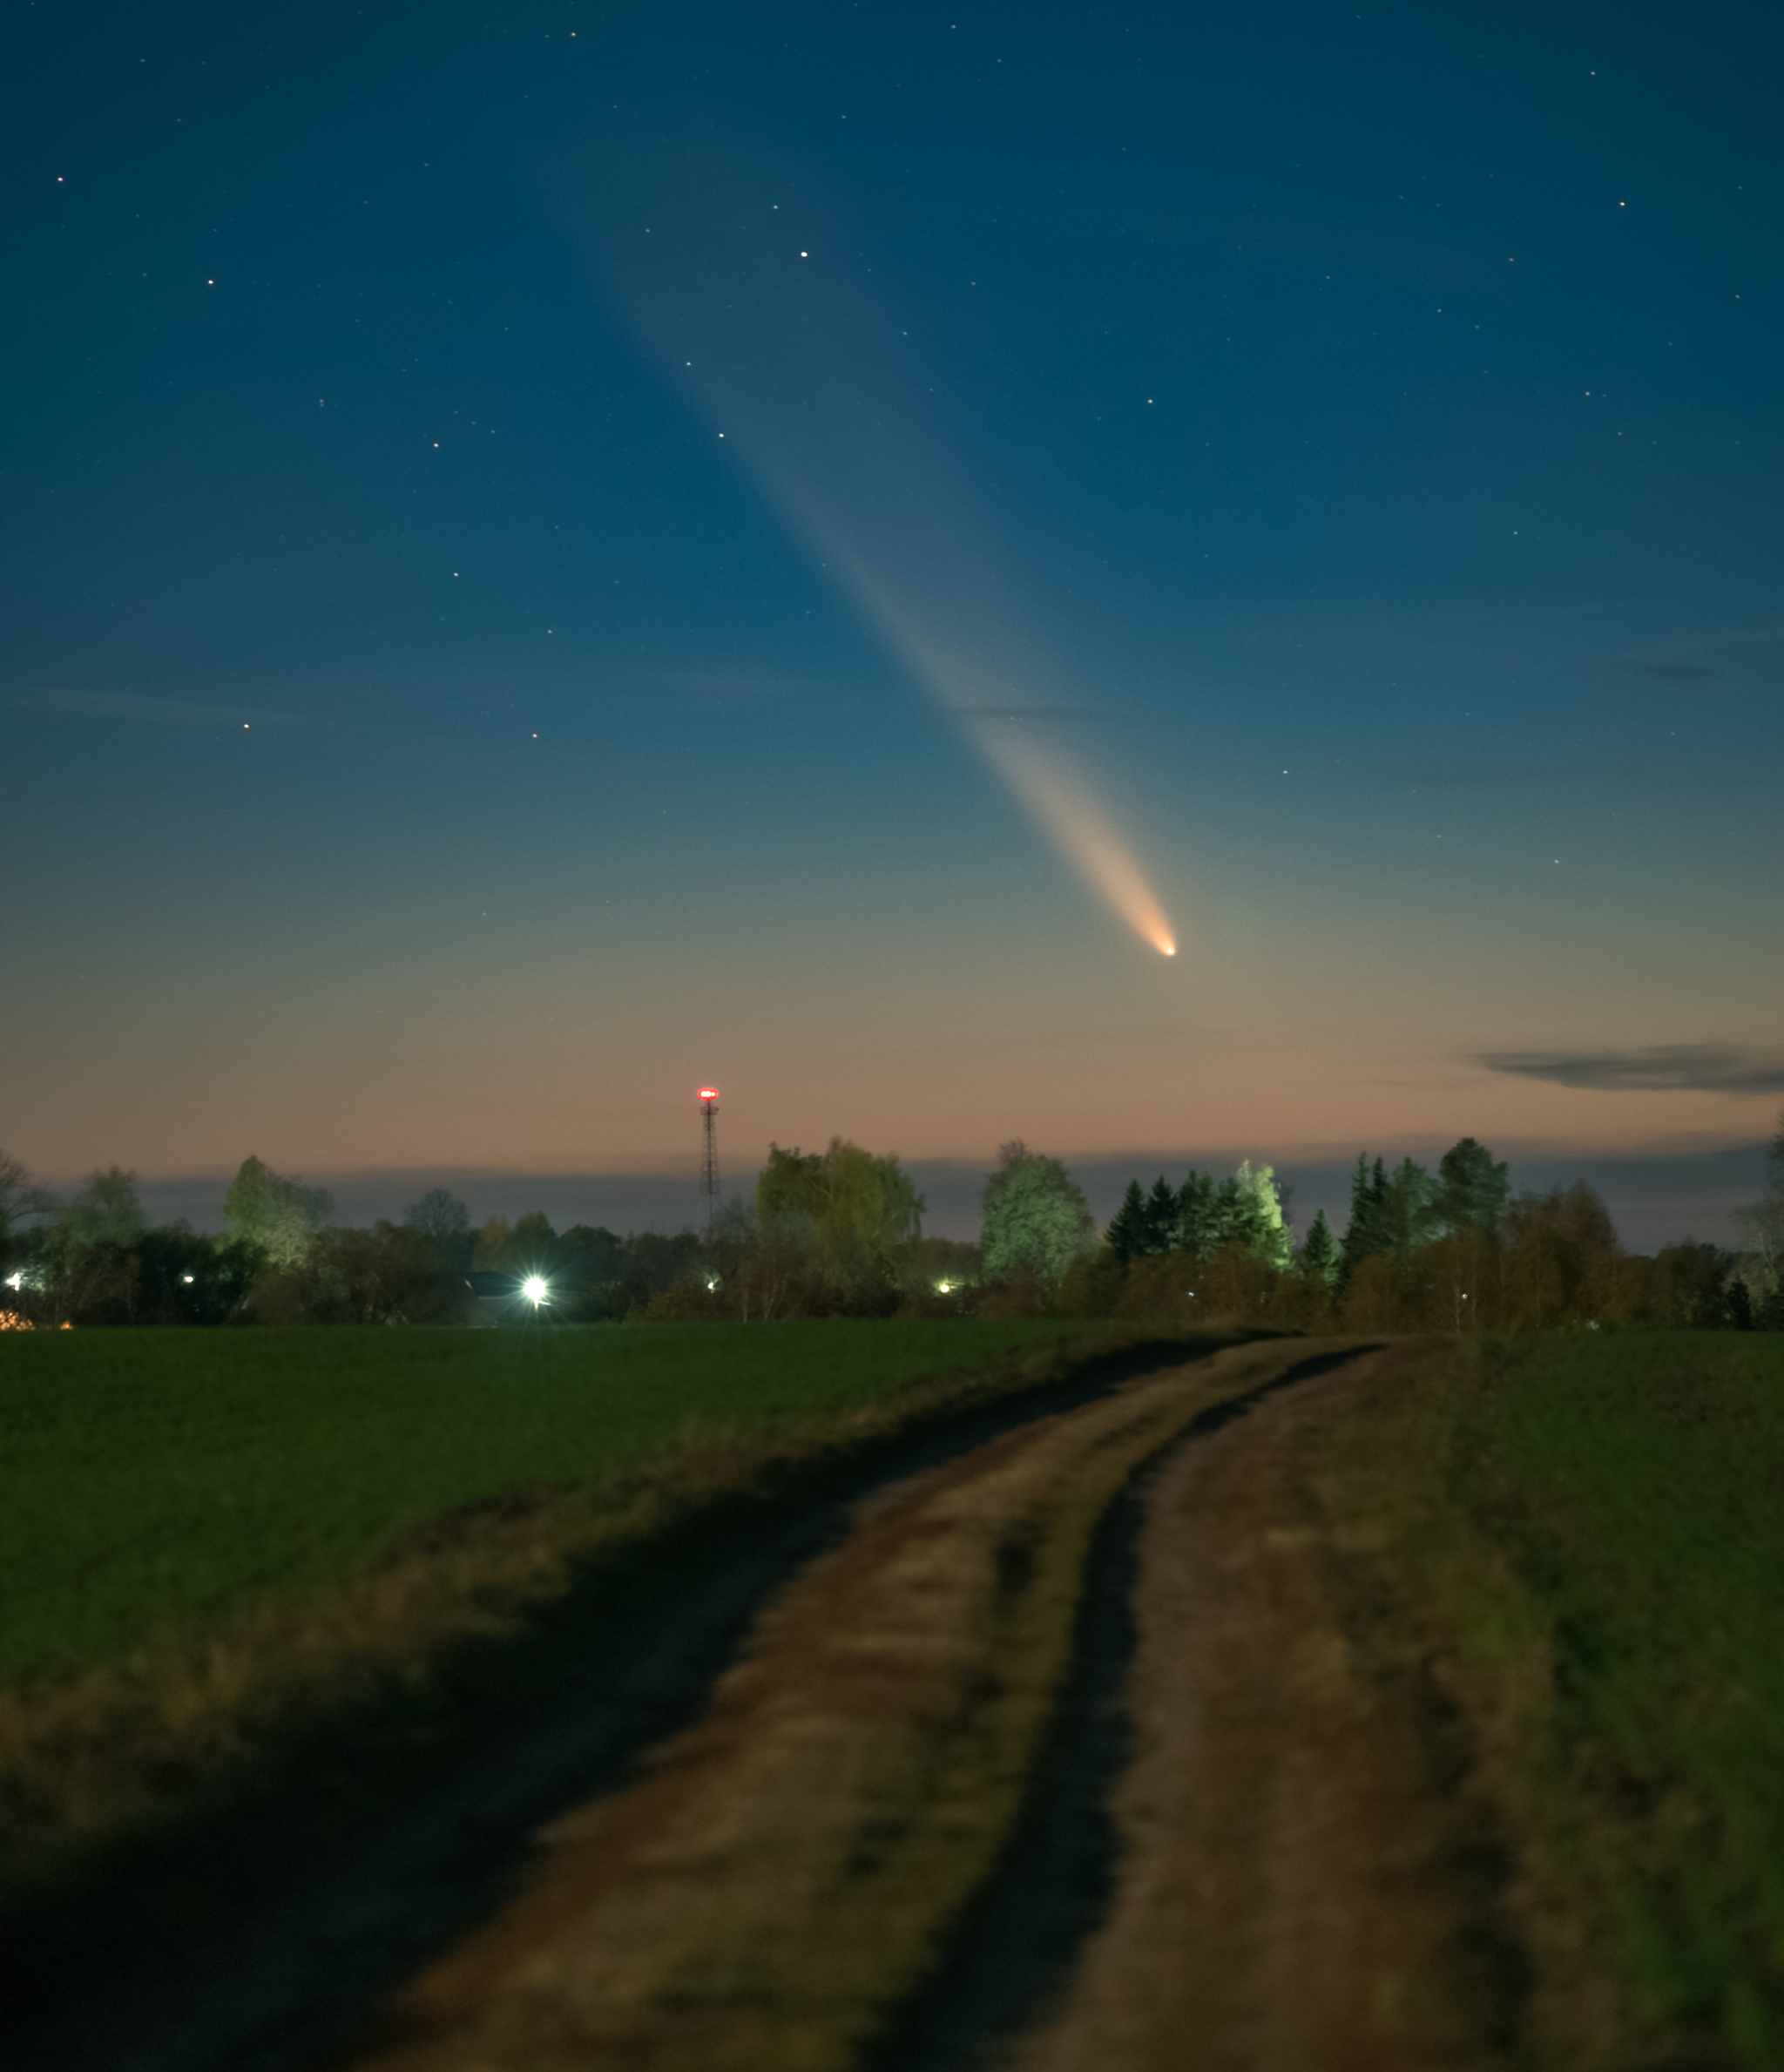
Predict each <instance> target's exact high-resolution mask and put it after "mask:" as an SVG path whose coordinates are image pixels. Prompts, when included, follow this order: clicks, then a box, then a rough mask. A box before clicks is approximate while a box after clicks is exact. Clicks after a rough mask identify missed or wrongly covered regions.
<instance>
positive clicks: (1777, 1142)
mask: <svg viewBox="0 0 1784 2072" xmlns="http://www.w3.org/2000/svg"><path fill="white" fill-rule="evenodd" d="M1733 1221H1734V1227H1735V1229H1737V1230H1738V1231H1739V1232H1740V1240H1741V1261H1740V1270H1741V1273H1742V1276H1743V1277H1744V1278H1745V1280H1746V1282H1747V1289H1748V1291H1749V1296H1750V1297H1751V1296H1754V1295H1756V1296H1757V1297H1759V1314H1760V1319H1761V1321H1762V1322H1765V1323H1767V1324H1769V1323H1770V1319H1771V1317H1772V1315H1773V1312H1774V1310H1778V1311H1779V1312H1780V1313H1781V1314H1784V1113H1781V1114H1780V1115H1779V1117H1778V1129H1777V1134H1775V1135H1774V1137H1773V1138H1772V1141H1770V1143H1769V1144H1767V1147H1766V1191H1765V1194H1764V1195H1763V1196H1762V1197H1761V1198H1760V1200H1759V1201H1757V1202H1752V1203H1750V1204H1749V1205H1748V1206H1747V1208H1745V1209H1736V1210H1735V1211H1734V1218H1733ZM1774 1328H1775V1327H1774Z"/></svg>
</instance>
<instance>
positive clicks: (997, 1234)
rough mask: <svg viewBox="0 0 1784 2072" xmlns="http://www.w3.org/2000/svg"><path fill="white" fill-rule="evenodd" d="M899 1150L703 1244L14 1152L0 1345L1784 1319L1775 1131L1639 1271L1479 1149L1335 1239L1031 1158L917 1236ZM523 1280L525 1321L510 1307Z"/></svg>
mask: <svg viewBox="0 0 1784 2072" xmlns="http://www.w3.org/2000/svg"><path fill="white" fill-rule="evenodd" d="M924 1208H925V1203H924V1200H923V1197H922V1194H921V1193H920V1192H919V1191H918V1190H917V1188H916V1185H915V1183H914V1182H913V1181H912V1180H911V1177H910V1175H908V1174H907V1173H906V1172H905V1171H904V1170H903V1168H902V1166H901V1164H900V1162H899V1161H898V1159H897V1158H896V1157H895V1156H892V1155H890V1154H875V1153H873V1152H869V1151H868V1150H865V1149H863V1148H862V1147H861V1146H860V1145H857V1144H854V1143H850V1142H848V1141H845V1140H843V1139H841V1138H833V1139H832V1140H831V1141H830V1143H829V1145H828V1147H827V1148H826V1149H824V1150H823V1151H821V1152H806V1151H802V1150H801V1149H799V1148H792V1149H784V1148H781V1146H779V1145H774V1146H771V1147H770V1149H769V1153H768V1158H767V1163H766V1164H765V1165H764V1167H763V1168H762V1171H761V1173H760V1175H758V1177H757V1181H756V1183H755V1187H754V1188H753V1194H752V1195H751V1196H750V1197H749V1198H748V1199H747V1200H741V1201H733V1202H729V1203H727V1204H726V1207H725V1209H724V1210H723V1212H722V1213H721V1214H720V1216H719V1217H718V1219H717V1221H716V1222H715V1223H714V1225H713V1228H712V1229H710V1230H709V1231H707V1232H706V1233H704V1234H697V1233H695V1232H694V1231H693V1230H682V1231H679V1232H676V1233H672V1234H665V1233H661V1232H656V1231H639V1232H632V1233H629V1234H627V1235H626V1236H619V1235H618V1233H616V1232H614V1231H612V1230H609V1229H605V1228H601V1227H591V1226H589V1225H587V1224H580V1223H578V1224H576V1225H574V1226H572V1227H571V1229H567V1230H564V1231H562V1232H559V1231H557V1230H554V1229H552V1227H551V1222H549V1220H548V1219H547V1218H546V1217H545V1216H544V1215H543V1214H537V1213H535V1214H532V1215H524V1216H521V1217H520V1218H518V1219H517V1221H516V1222H513V1223H512V1224H510V1223H509V1222H507V1221H506V1220H505V1219H503V1218H499V1217H491V1218H490V1219H489V1220H488V1221H486V1222H484V1223H483V1224H482V1225H481V1226H475V1225H473V1223H472V1222H471V1219H470V1213H469V1210H468V1209H467V1208H466V1206H465V1204H464V1203H463V1202H462V1201H461V1200H459V1198H458V1197H457V1196H456V1195H453V1194H451V1193H450V1192H449V1190H448V1189H446V1188H433V1189H431V1190H430V1191H429V1192H428V1193H426V1194H424V1195H422V1196H420V1198H419V1199H418V1200H416V1201H415V1202H411V1203H410V1204H409V1207H408V1209H405V1210H404V1211H403V1213H402V1216H401V1218H400V1219H399V1220H397V1221H396V1222H389V1221H385V1220H381V1221H379V1222H375V1224H373V1225H372V1226H371V1227H370V1228H369V1229H354V1228H350V1227H348V1226H344V1225H342V1224H341V1223H340V1222H339V1221H338V1220H337V1218H336V1215H335V1210H334V1202H333V1200H332V1199H331V1197H330V1196H329V1195H328V1191H327V1189H325V1188H314V1187H307V1186H306V1185H305V1184H304V1183H303V1182H302V1181H301V1180H300V1179H297V1178H294V1177H292V1176H289V1175H281V1174H278V1173H275V1172H274V1171H273V1170H272V1169H271V1168H268V1167H267V1165H265V1164H264V1163H263V1162H262V1161H260V1159H258V1158H252V1157H251V1158H248V1159H246V1160H244V1161H243V1162H242V1165H241V1167H240V1170H239V1171H238V1172H237V1174H236V1175H235V1178H234V1179H233V1182H231V1184H230V1187H229V1189H228V1191H227V1193H226V1195H225V1197H224V1202H223V1226H224V1227H223V1230H222V1232H221V1234H220V1235H219V1236H205V1235H202V1234H200V1233H198V1232H195V1231H193V1229H190V1228H189V1227H188V1226H187V1225H186V1224H185V1223H172V1224H163V1225H159V1226H151V1225H150V1224H149V1222H148V1221H147V1219H146V1217H145V1215H144V1212H143V1209H142V1206H141V1203H140V1201H139V1195H138V1191H137V1182H136V1176H135V1175H133V1174H131V1173H128V1172H126V1171H124V1170H123V1169H121V1168H118V1167H111V1168H108V1169H106V1170H105V1171H102V1172H97V1173H95V1174H93V1175H91V1178H90V1179H89V1181H88V1182H87V1183H86V1185H85V1186H84V1188H82V1189H81V1190H80V1191H79V1192H78V1194H76V1195H74V1196H73V1197H72V1198H71V1199H69V1200H67V1201H64V1202H57V1201H56V1200H54V1199H53V1198H52V1197H51V1195H50V1194H49V1193H48V1192H47V1190H45V1189H44V1188H41V1187H40V1186H37V1184H36V1183H35V1182H33V1181H32V1179H31V1177H30V1175H29V1174H28V1173H27V1172H26V1171H25V1169H24V1167H23V1166H22V1165H21V1164H20V1163H19V1161H17V1160H16V1159H12V1158H10V1157H9V1156H7V1154H4V1153H3V1152H0V1276H3V1280H4V1287H3V1289H0V1328H5V1327H7V1326H12V1327H18V1326H24V1327H27V1328H45V1327H48V1328H54V1327H56V1326H57V1325H58V1324H78V1325H81V1326H83V1327H89V1326H93V1325H104V1324H396V1323H408V1324H458V1323H466V1322H470V1321H472V1320H473V1319H474V1317H477V1316H478V1315H479V1314H481V1316H482V1317H483V1318H484V1319H487V1317H488V1316H489V1314H490V1311H491V1310H492V1308H493V1309H494V1310H496V1311H497V1313H500V1312H502V1311H503V1310H504V1308H505V1309H506V1310H508V1312H509V1313H510V1314H512V1315H517V1316H524V1315H527V1314H537V1315H541V1316H544V1317H549V1318H551V1319H552V1320H556V1321H559V1322H564V1323H601V1322H618V1321H620V1320H622V1319H628V1318H629V1319H633V1320H639V1321H646V1322H650V1321H675V1320H689V1321H692V1320H697V1319H699V1318H721V1317H729V1318H733V1319H737V1320H740V1321H743V1322H765V1323H766V1322H770V1321H773V1320H774V1319H776V1318H781V1317H839V1316H840V1317H884V1316H893V1315H898V1314H905V1315H929V1316H945V1315H964V1314H969V1313H972V1314H981V1315H987V1316H1023V1315H1033V1316H1039V1315H1049V1314H1051V1315H1060V1316H1072V1317H1127V1318H1132V1319H1134V1320H1136V1321H1140V1320H1149V1321H1154V1322H1174V1323H1178V1324H1186V1323H1207V1324H1256V1325H1263V1326H1268V1327H1274V1328H1284V1329H1300V1330H1309V1331H1319V1330H1336V1329H1342V1330H1348V1331H1479V1330H1488V1329H1497V1328H1507V1327H1517V1326H1531V1327H1536V1328H1558V1327H1564V1326H1569V1325H1573V1326H1584V1327H1606V1326H1617V1325H1628V1324H1645V1325H1651V1326H1672V1327H1678V1328H1690V1329H1712V1328H1734V1329H1743V1328H1760V1329H1766V1330H1781V1329H1784V1117H1781V1119H1780V1128H1779V1131H1778V1133H1777V1134H1776V1135H1775V1136H1774V1138H1773V1139H1772V1141H1771V1142H1770V1144H1769V1146H1768V1148H1767V1185H1766V1191H1765V1194H1764V1195H1763V1197H1762V1199H1761V1200H1760V1201H1759V1202H1755V1203H1754V1204H1751V1205H1750V1206H1749V1207H1748V1208H1747V1209H1743V1210H1742V1211H1740V1214H1739V1215H1737V1217H1736V1219H1735V1222H1736V1226H1737V1229H1738V1232H1739V1235H1740V1239H1741V1243H1740V1247H1739V1248H1738V1249H1727V1248H1724V1247H1721V1246H1718V1245H1714V1244H1709V1243H1683V1244H1677V1245H1671V1246H1667V1247H1666V1248H1665V1249H1662V1250H1661V1251H1659V1252H1658V1253H1656V1254H1655V1255H1654V1256H1652V1257H1647V1256H1639V1255H1636V1254H1632V1253H1630V1252H1629V1251H1627V1250H1626V1249H1625V1248H1624V1246H1623V1245H1622V1243H1621V1242H1620V1241H1619V1239H1618V1235H1617V1231H1616V1228H1615V1225H1614V1223H1613V1222H1612V1218H1611V1215H1610V1212H1609V1211H1608V1209H1606V1208H1605V1204H1604V1202H1603V1201H1602V1200H1601V1199H1600V1198H1599V1196H1598V1194H1597V1193H1596V1192H1595V1191H1594V1190H1593V1189H1592V1188H1591V1187H1590V1186H1588V1185H1587V1184H1586V1182H1584V1181H1578V1182H1574V1183H1573V1185H1572V1186H1571V1187H1559V1188H1551V1189H1550V1190H1549V1191H1547V1192H1545V1193H1544V1192H1530V1191H1525V1192H1523V1193H1518V1194H1514V1193H1513V1191H1512V1188H1511V1184H1510V1169H1509V1167H1508V1165H1507V1164H1506V1162H1505V1161H1501V1160H1496V1159H1494V1157H1493V1156H1492V1154H1491V1153H1490V1151H1489V1150H1488V1149H1487V1148H1486V1147H1485V1146H1484V1145H1483V1144H1481V1143H1479V1142H1477V1141H1476V1140H1475V1139H1474V1138H1472V1137H1463V1138H1462V1139H1461V1140H1460V1141H1458V1142H1457V1143H1456V1144H1454V1145H1452V1146H1451V1147H1450V1148H1449V1150H1448V1151H1446V1152H1445V1153H1444V1154H1443V1156H1442V1158H1440V1159H1439V1160H1438V1161H1437V1164H1436V1170H1435V1171H1434V1172H1432V1171H1427V1169H1426V1168H1424V1167H1422V1166H1421V1165H1420V1164H1419V1163H1418V1162H1417V1161H1416V1160H1413V1159H1410V1158H1404V1159H1402V1160H1401V1161H1399V1162H1398V1163H1397V1164H1395V1165H1394V1166H1393V1167H1391V1168H1390V1167H1389V1165H1388V1163H1387V1161H1385V1160H1383V1159H1382V1158H1375V1159H1374V1160H1371V1159H1370V1158H1369V1157H1368V1154H1359V1156H1358V1159H1357V1163H1356V1167H1355V1172H1354V1173H1353V1175H1352V1179H1351V1188H1350V1204H1349V1213H1348V1218H1347V1220H1346V1224H1345V1228H1344V1231H1343V1233H1342V1235H1339V1234H1338V1233H1337V1232H1335V1230H1334V1229H1332V1227H1331V1224H1330V1222H1328V1218H1327V1216H1326V1215H1325V1212H1324V1210H1323V1209H1321V1211H1319V1212H1318V1213H1317V1214H1316V1215H1314V1219H1313V1222H1312V1223H1311V1225H1310V1226H1309V1227H1308V1230H1307V1232H1306V1235H1305V1236H1303V1237H1302V1238H1301V1240H1300V1242H1299V1243H1297V1242H1296V1239H1295V1237H1294V1219H1293V1213H1292V1202H1291V1201H1290V1198H1289V1195H1288V1192H1287V1190H1286V1189H1284V1188H1282V1187H1281V1185H1280V1184H1279V1182H1278V1181H1277V1179H1276V1176H1275V1174H1274V1170H1273V1168H1271V1167H1269V1166H1268V1165H1263V1164H1257V1165H1254V1164H1253V1163H1252V1162H1251V1161H1245V1162H1243V1163H1241V1164H1240V1166H1239V1167H1238V1168H1237V1169H1236V1170H1235V1171H1234V1172H1233V1173H1231V1174H1228V1175H1214V1174H1211V1173H1201V1172H1199V1171H1192V1172H1190V1173H1188V1174H1187V1175H1186V1177H1185V1178H1184V1179H1183V1180H1182V1181H1181V1182H1179V1183H1178V1184H1177V1185H1175V1186H1173V1185H1172V1183H1171V1182H1169V1181H1167V1180H1166V1178H1165V1177H1164V1176H1163V1175H1159V1178H1158V1179H1157V1180H1156V1181H1155V1182H1153V1184H1152V1187H1151V1188H1146V1187H1145V1185H1143V1183H1142V1182H1140V1181H1139V1180H1138V1179H1135V1180H1134V1181H1133V1182H1132V1183H1131V1184H1130V1185H1129V1187H1128V1188H1127V1191H1126V1194H1125V1197H1124V1199H1123V1201H1122V1202H1121V1205H1120V1207H1119V1208H1118V1210H1117V1211H1116V1213H1115V1215H1114V1216H1113V1218H1112V1220H1111V1222H1110V1223H1109V1225H1108V1228H1107V1229H1106V1230H1105V1229H1101V1228H1099V1226H1098V1223H1097V1221H1096V1219H1095V1217H1094V1216H1093V1215H1091V1209H1090V1205H1089V1202H1088V1201H1087V1200H1086V1198H1085V1194H1084V1190H1083V1189H1082V1188H1081V1187H1079V1186H1078V1183H1077V1182H1076V1181H1075V1180H1074V1179H1073V1178H1072V1176H1071V1174H1070V1172H1069V1171H1068V1170H1067V1169H1066V1168H1065V1167H1064V1164H1063V1163H1062V1162H1061V1161H1059V1160H1058V1159H1056V1158H1051V1157H1049V1156H1046V1155H1045V1154H1042V1153H1039V1152H1036V1151H1033V1150H1031V1148H1029V1146H1028V1145H1026V1144H1025V1143H1023V1142H1022V1141H1019V1140H1018V1141H1012V1142H1010V1143H1008V1144H1005V1145H1004V1147H1003V1148H1002V1149H1001V1150H1000V1152H999V1154H998V1158H997V1165H996V1168H994V1170H993V1171H992V1172H991V1173H990V1175H988V1176H987V1179H986V1181H985V1184H984V1188H983V1213H982V1218H981V1225H980V1232H979V1237H978V1241H977V1243H962V1242H958V1241H955V1240H952V1239H949V1238H944V1237H936V1236H924V1235H923V1231H922V1216H923V1212H924ZM525 1282H531V1283H534V1284H535V1286H536V1287H537V1289H538V1290H541V1294H540V1299H539V1302H538V1303H537V1304H536V1305H535V1304H531V1303H525V1302H522V1301H521V1300H520V1299H519V1297H518V1290H519V1289H520V1288H521V1286H522V1284H523V1283H525Z"/></svg>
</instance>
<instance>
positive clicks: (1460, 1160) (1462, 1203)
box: [1436, 1137, 1511, 1233]
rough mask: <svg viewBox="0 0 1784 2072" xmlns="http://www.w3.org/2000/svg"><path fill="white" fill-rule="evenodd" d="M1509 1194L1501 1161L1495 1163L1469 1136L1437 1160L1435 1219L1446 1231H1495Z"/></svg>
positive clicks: (1503, 1163) (1503, 1162)
mask: <svg viewBox="0 0 1784 2072" xmlns="http://www.w3.org/2000/svg"><path fill="white" fill-rule="evenodd" d="M1510 1191H1511V1182H1510V1173H1509V1168H1507V1166H1506V1164H1505V1161H1504V1160H1503V1159H1501V1160H1500V1161H1498V1162H1497V1164H1496V1163H1495V1162H1494V1159H1493V1154H1492V1153H1491V1152H1490V1151H1489V1150H1488V1149H1487V1148H1486V1146H1485V1145H1484V1144H1483V1143H1480V1142H1478V1141H1477V1140H1476V1139H1475V1138H1473V1137H1463V1139H1462V1140H1461V1141H1460V1142H1458V1143H1455V1144H1452V1145H1451V1146H1450V1147H1449V1149H1448V1150H1447V1151H1446V1152H1445V1153H1444V1154H1443V1157H1442V1158H1440V1159H1439V1160H1438V1161H1437V1199H1436V1216H1437V1220H1438V1222H1440V1223H1441V1225H1442V1226H1443V1229H1445V1230H1447V1231H1450V1232H1455V1231H1458V1230H1485V1231H1487V1232H1489V1233H1491V1232H1493V1231H1495V1230H1497V1229H1498V1228H1499V1217H1500V1215H1501V1214H1502V1212H1503V1211H1504V1207H1505V1201H1506V1197H1507V1195H1509V1194H1510Z"/></svg>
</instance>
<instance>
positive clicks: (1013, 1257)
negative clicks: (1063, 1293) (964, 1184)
mask: <svg viewBox="0 0 1784 2072" xmlns="http://www.w3.org/2000/svg"><path fill="white" fill-rule="evenodd" d="M979 1244H980V1249H981V1251H982V1253H983V1257H984V1263H985V1277H986V1279H987V1280H991V1281H1008V1280H1010V1279H1012V1278H1013V1277H1016V1276H1020V1275H1031V1276H1033V1278H1034V1279H1035V1280H1037V1281H1038V1282H1039V1283H1041V1285H1042V1286H1043V1287H1044V1288H1056V1287H1058V1284H1059V1283H1060V1281H1061V1280H1062V1279H1063V1278H1064V1274H1065V1270H1066V1269H1067V1267H1069V1266H1070V1265H1071V1263H1072V1261H1073V1260H1074V1259H1076V1258H1078V1257H1080V1256H1086V1255H1088V1254H1090V1253H1091V1252H1093V1251H1095V1250H1096V1249H1097V1225H1096V1219H1095V1218H1094V1217H1093V1216H1092V1215H1091V1210H1090V1203H1089V1202H1086V1201H1085V1194H1084V1189H1083V1188H1081V1187H1079V1185H1078V1182H1076V1181H1075V1180H1074V1179H1073V1178H1072V1177H1071V1174H1069V1173H1068V1172H1067V1171H1066V1170H1065V1168H1064V1166H1063V1165H1061V1164H1060V1162H1059V1161H1058V1159H1057V1158H1044V1157H1043V1156H1042V1155H1041V1154H1039V1153H1037V1152H1033V1151H1031V1150H1030V1149H1029V1148H1028V1146H1027V1145H1026V1144H1024V1142H1023V1141H1022V1140H1021V1139H1020V1138H1019V1137H1017V1138H1016V1139H1014V1140H1013V1141H1010V1143H1008V1144H1005V1145H1004V1146H1003V1147H1002V1148H1001V1149H1000V1150H999V1151H998V1154H997V1171H996V1172H994V1173H993V1174H992V1175H991V1176H990V1179H989V1180H987V1181H986V1182H985V1194H984V1219H983V1224H982V1225H981V1229H980V1234H979Z"/></svg>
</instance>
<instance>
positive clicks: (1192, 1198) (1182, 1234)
mask: <svg viewBox="0 0 1784 2072" xmlns="http://www.w3.org/2000/svg"><path fill="white" fill-rule="evenodd" d="M1177 1243H1178V1245H1179V1248H1180V1249H1182V1250H1184V1251H1186V1252H1187V1253H1188V1254H1189V1256H1191V1258H1193V1259H1204V1260H1206V1259H1212V1258H1213V1256H1214V1254H1215V1253H1216V1252H1218V1251H1219V1250H1220V1217H1219V1212H1218V1207H1217V1201H1216V1188H1215V1185H1214V1176H1213V1174H1212V1173H1197V1172H1194V1171H1192V1172H1191V1174H1190V1175H1189V1177H1188V1178H1187V1179H1186V1181H1185V1182H1184V1183H1183V1185H1182V1187H1181V1188H1179V1190H1178V1195H1177Z"/></svg>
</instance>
